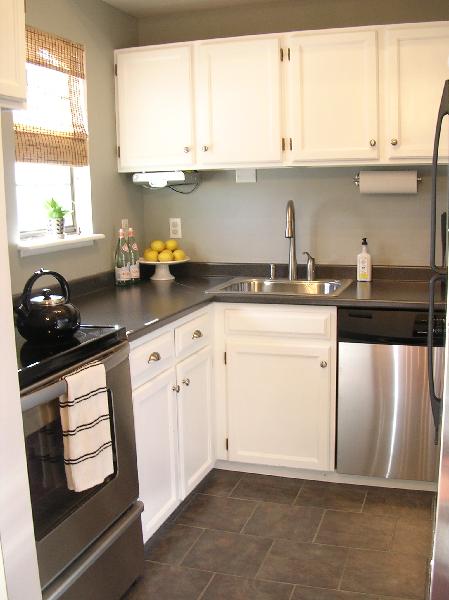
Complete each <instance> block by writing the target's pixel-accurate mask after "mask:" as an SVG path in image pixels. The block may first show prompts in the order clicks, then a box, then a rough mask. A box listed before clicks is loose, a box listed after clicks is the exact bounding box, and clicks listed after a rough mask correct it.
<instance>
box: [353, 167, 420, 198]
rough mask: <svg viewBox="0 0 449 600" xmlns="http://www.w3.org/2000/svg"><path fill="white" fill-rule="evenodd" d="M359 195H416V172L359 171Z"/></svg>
mask: <svg viewBox="0 0 449 600" xmlns="http://www.w3.org/2000/svg"><path fill="white" fill-rule="evenodd" d="M359 177H360V179H359V189H360V193H361V194H416V193H417V192H418V173H417V172H416V171H360V174H359Z"/></svg>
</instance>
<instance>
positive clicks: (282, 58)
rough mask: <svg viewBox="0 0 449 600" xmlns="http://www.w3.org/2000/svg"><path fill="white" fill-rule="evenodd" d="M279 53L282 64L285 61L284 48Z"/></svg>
mask: <svg viewBox="0 0 449 600" xmlns="http://www.w3.org/2000/svg"><path fill="white" fill-rule="evenodd" d="M279 53H280V55H281V62H282V61H283V60H284V49H283V48H279Z"/></svg>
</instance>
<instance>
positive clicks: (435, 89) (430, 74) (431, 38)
mask: <svg viewBox="0 0 449 600" xmlns="http://www.w3.org/2000/svg"><path fill="white" fill-rule="evenodd" d="M386 44H387V50H386V81H385V94H386V98H387V117H386V140H385V143H386V154H387V157H388V158H392V159H394V158H423V159H429V158H431V157H432V151H433V140H434V134H435V124H436V119H437V114H438V108H439V106H440V101H441V95H442V92H443V85H444V82H445V80H446V79H448V78H449V63H448V59H449V25H444V26H442V25H434V26H432V25H430V26H428V27H416V28H409V27H407V28H405V29H391V30H388V31H387V33H386ZM441 141H442V144H441V145H440V156H441V157H446V158H447V156H448V125H447V119H445V122H444V124H443V130H442V133H441Z"/></svg>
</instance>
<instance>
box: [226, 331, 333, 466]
mask: <svg viewBox="0 0 449 600" xmlns="http://www.w3.org/2000/svg"><path fill="white" fill-rule="evenodd" d="M226 350H227V367H226V368H227V394H228V423H229V459H230V460H236V461H241V462H246V463H258V464H264V465H277V466H284V467H299V468H305V469H324V470H330V469H333V466H334V465H333V453H334V442H333V441H331V440H333V439H334V433H333V432H334V429H333V424H334V420H335V418H334V412H335V399H334V397H333V395H334V393H335V391H334V390H335V388H334V386H333V385H332V376H331V374H334V371H335V367H334V365H333V364H332V363H333V361H332V352H331V345H330V344H326V343H323V344H320V345H313V344H308V343H306V342H304V341H302V342H301V341H297V342H283V341H282V340H281V339H276V340H268V339H265V340H230V341H228V342H227V347H226Z"/></svg>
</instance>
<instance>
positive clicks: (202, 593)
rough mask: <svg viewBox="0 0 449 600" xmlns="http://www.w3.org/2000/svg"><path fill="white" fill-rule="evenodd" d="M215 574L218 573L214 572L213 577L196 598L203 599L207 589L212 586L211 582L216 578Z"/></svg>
mask: <svg viewBox="0 0 449 600" xmlns="http://www.w3.org/2000/svg"><path fill="white" fill-rule="evenodd" d="M215 575H216V573H212V575H211V578H210V579H209V581H208V582H207V584H206V586H205V588H204V589H203V591H202V592H201V593H200V595H199V596H198V598H197V599H196V600H201V598H204V594H205V593H206V591H207V589H208V588H209V587H210V584H211V583H212V581H213V579H214V578H215Z"/></svg>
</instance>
